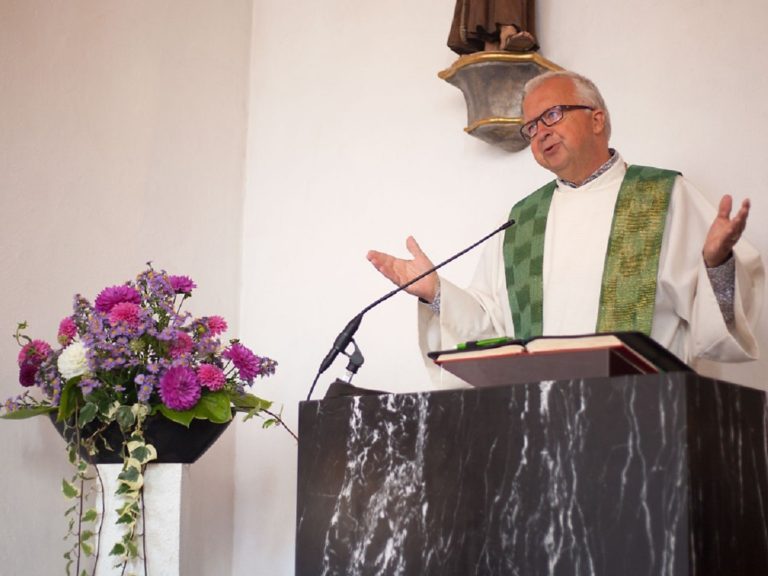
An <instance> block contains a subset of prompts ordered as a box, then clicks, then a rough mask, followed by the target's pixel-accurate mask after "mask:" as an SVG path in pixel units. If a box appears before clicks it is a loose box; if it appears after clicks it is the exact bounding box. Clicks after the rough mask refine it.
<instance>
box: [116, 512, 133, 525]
mask: <svg viewBox="0 0 768 576" xmlns="http://www.w3.org/2000/svg"><path fill="white" fill-rule="evenodd" d="M134 521H135V518H134V517H133V515H132V514H123V515H122V516H120V517H119V518H118V519H117V522H115V524H133V523H134Z"/></svg>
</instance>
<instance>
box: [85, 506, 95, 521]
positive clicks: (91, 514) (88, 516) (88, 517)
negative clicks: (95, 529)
mask: <svg viewBox="0 0 768 576" xmlns="http://www.w3.org/2000/svg"><path fill="white" fill-rule="evenodd" d="M98 517H99V513H98V512H96V508H89V509H88V510H87V511H86V512H85V514H83V522H95V521H96V519H97V518H98Z"/></svg>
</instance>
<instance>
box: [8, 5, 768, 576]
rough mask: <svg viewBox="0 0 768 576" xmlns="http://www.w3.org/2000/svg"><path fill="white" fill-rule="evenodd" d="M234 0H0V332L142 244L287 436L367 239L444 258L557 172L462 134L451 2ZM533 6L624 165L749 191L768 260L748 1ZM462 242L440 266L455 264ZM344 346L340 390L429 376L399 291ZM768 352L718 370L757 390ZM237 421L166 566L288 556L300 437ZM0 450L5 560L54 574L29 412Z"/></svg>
mask: <svg viewBox="0 0 768 576" xmlns="http://www.w3.org/2000/svg"><path fill="white" fill-rule="evenodd" d="M251 4H252V2H250V1H248V0H239V1H236V2H226V3H223V4H214V3H207V2H202V1H200V0H194V1H187V2H181V1H178V0H173V1H171V2H165V3H159V4H158V3H154V2H148V1H146V0H145V1H138V2H136V1H134V2H118V1H115V0H112V1H106V2H99V3H94V2H86V1H84V0H76V1H75V0H73V1H70V2H66V3H61V2H58V3H55V2H46V1H44V0H33V1H20V0H2V1H1V2H0V239H1V240H0V241H1V242H2V251H0V264H2V267H3V271H4V280H5V290H4V298H3V299H2V300H1V301H0V324H1V325H2V326H4V327H5V328H4V329H5V330H6V332H5V333H6V334H10V333H11V332H12V331H13V328H14V326H15V322H16V321H17V320H28V321H29V322H30V323H31V326H32V331H33V334H35V335H36V336H42V337H44V338H47V339H49V340H52V339H53V338H54V337H55V330H56V325H57V323H58V321H59V320H60V318H61V317H62V316H63V315H65V314H66V313H67V312H68V310H69V306H70V299H71V296H72V294H74V293H75V292H77V291H80V292H83V293H84V294H86V295H89V296H91V297H92V296H94V295H95V293H96V292H97V291H98V290H99V289H100V288H102V287H103V286H104V285H107V284H112V283H114V282H118V281H122V280H124V279H127V278H129V277H130V276H131V275H133V274H135V273H136V272H138V271H139V269H140V268H141V266H142V264H143V262H145V261H146V260H148V259H153V260H154V261H155V262H156V264H157V265H158V266H162V267H165V268H167V269H169V270H172V271H174V272H180V273H187V274H189V275H191V276H192V277H194V278H195V279H196V280H197V282H198V284H199V285H200V289H199V291H198V294H197V295H196V297H195V299H194V300H193V302H192V304H193V310H194V311H195V312H199V313H201V314H202V313H216V312H218V313H221V314H223V315H224V316H226V317H227V318H228V319H229V320H230V325H231V326H232V330H231V331H232V332H233V334H239V335H240V336H242V338H243V340H244V341H245V342H246V343H248V344H251V345H252V346H253V347H254V348H255V349H256V350H257V351H258V352H259V353H263V354H268V355H271V356H273V357H275V358H276V359H277V360H278V361H279V362H280V367H279V371H278V375H277V376H276V377H275V378H274V379H271V380H265V381H263V382H260V383H259V388H258V391H259V392H261V393H262V394H263V395H264V396H265V397H268V398H273V399H276V400H277V401H278V403H281V404H283V405H284V415H285V416H286V418H287V420H288V421H289V423H291V425H293V426H295V425H296V415H297V402H298V401H299V400H300V399H302V398H303V397H304V396H305V395H306V391H307V389H308V386H309V383H310V381H311V380H312V378H313V376H314V373H315V371H316V369H317V366H318V364H319V362H320V360H321V359H322V357H323V356H324V355H325V353H326V351H327V349H328V347H329V346H330V343H331V342H332V340H333V338H334V337H335V335H336V333H337V332H338V331H339V330H340V329H341V328H342V327H343V326H344V324H345V323H346V322H347V320H348V319H349V318H350V317H351V316H353V315H354V314H355V313H356V312H357V311H358V310H359V309H360V308H362V307H363V306H365V305H367V304H368V303H369V302H371V301H372V300H374V299H375V298H377V297H378V296H379V295H381V294H382V293H383V292H385V291H387V290H388V289H389V288H390V286H389V285H388V284H387V282H386V281H385V280H383V279H382V278H381V277H379V276H378V274H376V273H375V271H373V269H372V268H371V267H370V265H369V264H368V263H367V262H366V261H365V258H364V255H365V252H366V251H367V250H368V249H369V248H374V247H375V248H380V249H385V250H389V251H396V252H398V253H401V254H404V249H403V247H402V243H403V240H404V238H405V236H406V235H407V234H409V233H414V234H416V236H417V237H418V238H419V240H420V241H421V243H422V246H423V247H424V249H425V250H427V251H428V253H429V254H431V255H432V257H433V258H434V259H435V260H440V259H442V258H444V257H446V256H448V255H449V254H451V253H452V252H454V251H456V250H457V249H459V248H461V247H463V246H465V245H466V244H468V243H470V242H472V241H474V240H475V239H477V238H479V237H480V236H482V235H483V234H484V233H485V232H486V231H488V230H490V229H491V228H492V227H493V226H495V224H496V223H497V222H499V221H500V220H501V218H503V216H504V215H505V213H506V211H507V210H508V208H509V207H510V206H511V204H512V203H513V202H514V201H515V199H517V198H519V197H520V196H521V195H523V194H524V193H525V192H527V191H530V190H532V189H533V188H534V187H536V186H538V185H539V184H540V183H542V182H544V181H546V180H547V179H548V178H549V176H548V174H547V173H546V172H544V171H543V170H542V169H540V168H539V167H538V166H536V165H535V163H534V162H533V161H532V159H531V158H530V157H529V155H528V154H527V153H525V152H524V153H522V154H517V155H510V154H507V153H504V152H501V151H499V150H496V149H493V148H491V147H489V146H487V145H485V144H483V143H482V142H479V141H476V140H474V139H473V138H471V137H469V136H466V135H464V134H463V133H462V130H461V129H462V127H463V126H464V123H465V114H466V112H465V107H464V103H463V99H462V97H461V94H460V92H459V91H458V90H456V89H455V88H453V87H452V86H450V85H448V84H446V83H445V82H443V81H441V80H439V79H438V78H437V75H436V74H437V72H438V71H439V70H441V69H444V68H446V67H447V66H448V65H449V64H450V63H451V62H452V61H453V59H454V55H453V54H452V53H451V52H450V51H449V50H448V49H447V48H445V47H444V41H445V36H446V34H447V29H448V24H449V21H450V17H451V14H452V7H453V3H452V2H450V1H449V0H441V1H437V0H425V1H423V2H418V3H414V2H407V1H405V0H400V1H395V2H388V3H381V2H380V3H375V4H374V3H369V2H351V1H348V0H347V1H342V0H329V1H328V2H323V3H316V2H309V1H308V0H304V1H303V2H294V3H287V2H278V1H277V0H255V2H253V4H254V6H253V11H252V12H253V13H252V14H251ZM539 11H540V18H539V22H540V26H541V28H540V30H539V36H540V42H541V45H542V47H543V54H544V56H546V57H548V58H549V59H551V60H553V61H555V62H556V63H558V64H560V65H562V66H564V67H567V68H572V69H575V70H578V71H580V72H582V73H585V74H586V75H588V76H590V77H592V78H593V79H594V80H595V81H596V82H597V83H598V84H599V85H600V86H601V87H602V89H603V92H604V95H605V96H606V98H607V100H608V102H609V105H610V107H611V111H612V113H613V117H614V127H615V130H614V145H615V146H616V147H617V148H618V149H619V150H620V151H621V152H622V153H623V154H624V156H625V157H626V158H627V159H628V160H629V161H632V162H638V163H646V164H656V165H660V166H665V167H671V168H676V169H679V170H682V171H683V172H684V173H685V174H686V175H687V176H688V177H689V178H690V179H691V180H693V181H694V182H695V183H696V184H697V185H698V186H699V187H700V188H701V189H702V191H704V192H705V193H706V194H708V195H709V196H710V197H712V198H716V197H717V196H718V195H719V194H721V193H723V192H726V191H729V192H732V193H734V194H736V195H737V196H739V197H741V196H743V195H744V194H749V195H750V196H751V197H752V199H753V204H754V208H753V214H752V218H751V220H752V221H751V224H750V227H749V229H748V232H747V235H748V237H749V238H750V239H751V240H752V241H753V243H754V244H756V245H757V246H758V247H759V248H760V250H761V251H762V252H763V253H766V249H767V248H768V230H767V229H766V228H767V227H766V222H768V197H767V195H766V193H765V191H764V187H763V179H762V177H761V176H762V175H761V173H760V168H761V167H762V160H763V157H764V155H765V152H764V151H765V150H766V149H767V146H766V144H768V142H767V141H766V140H768V136H767V135H766V134H768V112H766V108H765V107H764V102H765V101H766V96H767V95H768V85H767V82H768V80H766V75H765V64H763V63H762V62H761V61H760V58H761V57H762V55H763V54H764V53H765V49H766V41H765V40H764V39H763V30H762V27H763V23H764V22H765V21H766V19H767V18H768V5H766V4H765V3H764V2H762V1H761V0H749V1H748V0H736V1H735V2H732V3H731V4H730V8H729V9H728V10H726V8H725V7H724V6H723V4H722V3H721V2H715V1H714V0H696V1H694V0H677V1H676V2H674V3H671V2H662V1H661V0H645V1H642V2H640V1H638V0H633V1H630V2H623V3H616V2H610V1H608V0H591V1H587V0H572V1H571V2H553V1H551V0H542V1H541V2H540V3H539ZM251 18H252V20H251ZM249 43H250V45H249ZM249 49H250V51H251V54H250V58H251V60H252V62H251V64H250V87H249V86H248V81H249V79H248V71H249V54H248V50H249ZM748 62H749V63H752V62H757V64H747V63H748ZM249 90H250V93H251V96H250V99H249V98H248V93H249ZM246 127H247V129H248V162H247V167H246V175H247V195H246V198H245V216H244V223H243V226H242V230H241V225H240V209H241V202H242V201H243V198H242V194H241V189H242V182H243V177H244V170H243V158H244V155H245V129H246ZM241 232H242V235H241ZM241 246H242V255H241V254H240V251H241ZM241 256H242V258H241ZM475 258H476V256H473V255H470V256H468V257H467V258H465V259H464V261H462V262H456V263H454V264H452V265H451V267H450V268H448V269H446V272H445V273H446V275H447V276H449V277H450V278H452V279H454V280H456V281H458V282H460V283H461V282H466V281H467V280H468V279H469V276H470V274H471V272H472V270H473V268H474V262H475ZM241 266H242V270H241ZM241 278H242V285H241V284H240V282H241ZM241 286H242V297H241V298H240V300H238V298H239V290H238V288H240V287H241ZM240 301H241V302H242V305H241V304H240ZM238 310H240V314H241V328H242V330H240V331H239V332H238V330H237V324H238V323H237V320H236V315H237V312H238ZM765 318H766V314H764V315H763V319H762V323H761V328H760V336H761V340H762V342H763V344H764V348H767V349H768V333H767V328H768V322H765ZM357 341H358V342H359V344H360V345H361V347H362V349H363V352H364V354H365V355H366V357H367V360H366V364H365V366H364V367H363V368H362V371H361V373H360V376H359V377H358V378H357V380H356V383H357V384H359V385H361V386H368V387H382V388H388V389H392V390H414V389H420V388H422V387H424V386H425V385H426V376H425V373H424V371H423V368H422V366H421V361H420V359H419V357H418V354H417V352H416V336H415V319H414V303H413V301H412V299H410V298H409V297H407V296H404V295H401V296H398V297H397V298H395V299H393V300H392V301H390V302H389V303H388V304H386V308H384V307H382V308H381V309H379V310H374V311H372V312H371V313H370V314H369V315H368V317H367V318H366V319H365V321H364V323H363V325H362V327H361V328H360V331H359V333H358V338H357ZM16 353H17V348H16V347H15V344H14V343H13V341H12V340H11V339H10V338H9V337H6V338H5V339H0V357H1V358H2V363H0V374H2V379H1V380H0V392H1V393H2V396H3V397H5V396H10V395H12V394H15V393H17V390H18V388H17V386H16V384H15V380H16V373H15V368H14V365H15V356H16ZM766 356H768V354H766ZM767 366H768V361H766V360H762V361H760V362H759V363H756V364H752V365H745V366H737V367H728V368H726V369H724V370H723V371H722V375H723V376H724V377H725V378H727V379H730V380H734V381H737V382H743V383H749V384H752V385H763V381H762V379H761V378H760V374H761V373H764V372H765V370H766V367H767ZM342 368H343V364H342V362H341V360H339V361H337V363H336V365H334V367H333V368H332V369H331V370H330V371H329V372H328V373H327V374H326V375H325V377H324V378H323V379H322V380H321V384H320V386H319V389H318V391H317V393H316V397H319V396H320V395H322V393H324V391H325V388H326V387H327V385H328V383H329V381H330V380H331V379H332V378H333V377H334V376H335V375H337V374H339V373H340V372H342ZM235 428H236V434H235V433H233V432H232V431H229V432H228V433H227V434H226V435H225V437H224V439H223V441H221V442H220V443H219V444H217V446H216V447H215V448H214V449H213V451H212V452H211V453H209V454H208V455H206V456H205V458H204V459H203V460H202V461H201V462H200V463H199V464H198V465H197V466H196V467H194V468H193V471H194V478H195V490H196V493H197V494H198V495H199V502H200V504H199V506H200V508H199V509H198V512H197V513H198V519H199V522H198V526H199V527H201V529H202V528H204V529H205V534H196V535H195V541H194V545H195V546H196V549H197V551H198V554H197V555H195V556H194V557H192V558H191V559H190V560H191V565H190V566H187V567H186V571H185V574H196V573H199V574H226V573H232V574H243V575H245V574H267V573H272V574H290V573H292V571H293V554H294V551H293V538H294V529H295V523H294V516H295V475H296V472H295V470H296V446H295V443H294V442H293V441H292V440H290V439H289V438H288V436H287V435H285V434H282V433H280V431H275V430H272V431H267V432H264V431H262V430H259V429H258V426H254V425H253V423H249V424H246V425H242V424H238V425H237V426H236V427H235ZM0 441H1V442H2V443H3V445H4V446H6V448H5V450H4V451H3V456H4V461H3V469H4V472H3V474H2V475H0V518H1V519H2V520H0V542H2V544H0V547H1V548H0V549H2V557H3V568H2V570H0V571H2V573H6V572H8V573H11V574H55V573H59V572H60V571H61V568H62V564H61V559H60V552H61V550H62V549H63V546H62V545H61V544H60V537H61V535H62V531H63V527H64V522H63V518H62V513H63V510H64V508H65V504H64V502H63V499H62V498H61V496H60V495H59V489H58V481H59V478H60V477H61V476H63V475H64V474H65V473H66V472H67V466H66V465H65V459H64V456H63V454H62V451H61V448H62V443H61V441H60V440H59V439H58V438H57V437H56V436H55V434H54V433H53V431H52V430H51V429H50V427H49V425H48V424H47V423H46V422H44V421H27V422H21V423H15V422H5V423H2V424H0ZM235 450H236V460H235V464H234V475H233V476H232V475H231V471H232V470H233V463H232V459H233V452H234V451H235ZM233 486H234V490H236V494H235V498H234V501H233V499H232V489H233ZM213 494H215V495H216V496H215V497H214V496H213ZM233 517H234V534H236V536H235V537H234V539H233V537H232V527H231V526H230V522H232V521H233ZM46 519H47V521H46ZM230 551H232V554H230Z"/></svg>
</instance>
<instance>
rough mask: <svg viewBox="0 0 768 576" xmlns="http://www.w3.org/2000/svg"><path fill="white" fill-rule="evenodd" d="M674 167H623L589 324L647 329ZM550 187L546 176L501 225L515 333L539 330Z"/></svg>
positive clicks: (600, 328)
mask: <svg viewBox="0 0 768 576" xmlns="http://www.w3.org/2000/svg"><path fill="white" fill-rule="evenodd" d="M677 175H678V173H677V172H673V171H670V170H660V169H658V168H649V167H645V166H630V167H629V168H627V173H626V175H625V176H624V181H623V182H622V184H621V188H620V189H619V195H618V198H617V199H616V208H615V210H614V214H613V223H612V225H611V237H610V239H609V241H608V249H607V252H606V254H605V264H604V267H603V280H602V288H601V293H600V310H599V312H598V318H597V325H596V327H595V331H596V332H619V331H638V332H643V333H645V334H650V333H651V325H652V322H653V306H654V302H655V300H656V277H657V274H658V268H659V253H660V251H661V240H662V237H663V235H664V225H665V222H666V215H667V208H668V207H669V198H670V196H671V192H672V187H673V186H674V183H675V177H676V176H677ZM555 188H556V183H555V182H554V181H553V182H550V183H549V184H547V185H545V186H543V187H542V188H539V189H538V190H537V191H536V192H534V193H533V194H531V195H530V196H528V197H526V198H524V199H523V200H521V201H520V202H518V203H517V204H515V206H514V207H513V208H512V212H511V213H510V218H514V220H515V222H516V224H515V225H514V226H512V227H510V228H507V230H506V232H505V236H504V266H505V269H506V279H507V291H508V294H509V306H510V309H511V310H512V320H513V322H514V325H515V337H516V338H523V339H525V338H533V337H535V336H541V335H542V333H543V324H544V292H543V270H544V236H545V231H546V228H547V215H548V214H549V205H550V203H551V202H552V194H553V193H554V191H555ZM575 193H576V194H578V192H575Z"/></svg>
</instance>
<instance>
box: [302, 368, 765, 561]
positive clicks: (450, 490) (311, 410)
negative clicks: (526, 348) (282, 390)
mask: <svg viewBox="0 0 768 576" xmlns="http://www.w3.org/2000/svg"><path fill="white" fill-rule="evenodd" d="M767 423H768V411H767V410H766V399H765V394H764V393H763V392H761V391H757V390H753V389H749V388H744V387H741V386H737V385H734V384H728V383H726V382H720V381H716V380H712V379H709V378H704V377H702V376H699V375H697V374H695V373H667V374H654V375H642V376H622V377H614V378H596V379H589V380H572V381H559V382H552V381H545V382H541V383H532V384H518V385H513V386H500V387H490V388H482V389H467V390H450V391H440V392H433V393H421V394H399V395H394V394H389V395H381V396H365V397H351V398H350V397H347V398H337V399H331V400H323V401H312V402H304V403H302V405H301V408H300V423H299V427H300V443H299V484H298V510H297V520H298V523H297V539H296V574H297V576H320V575H344V576H348V575H349V576H351V575H390V574H391V575H404V576H406V575H407V576H424V575H434V576H450V575H457V576H458V575H461V576H468V575H492V574H494V575H495V574H498V575H519V576H538V575H557V576H560V575H562V576H580V575H600V576H603V575H604V576H633V575H648V576H659V575H666V576H683V575H685V576H703V575H707V576H710V575H711V576H734V575H744V576H760V575H768V522H767V519H768V445H766V424H767Z"/></svg>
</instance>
